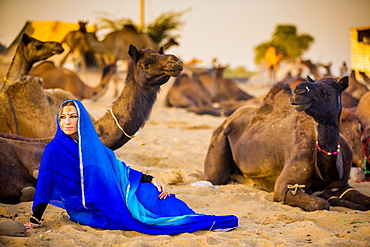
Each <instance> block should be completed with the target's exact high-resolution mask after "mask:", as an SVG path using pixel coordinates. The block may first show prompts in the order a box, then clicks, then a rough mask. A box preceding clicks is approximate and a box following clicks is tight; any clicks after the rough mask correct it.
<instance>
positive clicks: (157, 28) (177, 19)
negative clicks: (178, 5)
mask: <svg viewBox="0 0 370 247" xmlns="http://www.w3.org/2000/svg"><path fill="white" fill-rule="evenodd" d="M188 11H189V10H184V11H180V12H172V11H170V12H166V13H163V14H161V15H160V16H159V17H158V18H157V19H156V20H155V21H154V22H153V23H150V24H148V25H147V26H146V27H145V28H144V30H145V33H147V34H148V35H149V36H150V37H151V38H152V39H153V41H154V42H156V43H157V44H159V43H161V41H162V40H165V39H167V38H175V37H173V36H170V33H171V32H172V31H175V30H178V29H179V28H180V27H181V26H183V25H184V24H185V23H184V22H183V21H181V17H182V15H183V14H185V13H186V12H188Z"/></svg>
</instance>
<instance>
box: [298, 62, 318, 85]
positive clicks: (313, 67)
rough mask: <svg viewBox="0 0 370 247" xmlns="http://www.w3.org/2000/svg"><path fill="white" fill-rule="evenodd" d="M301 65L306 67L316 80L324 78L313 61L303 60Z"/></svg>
mask: <svg viewBox="0 0 370 247" xmlns="http://www.w3.org/2000/svg"><path fill="white" fill-rule="evenodd" d="M301 63H302V64H303V65H305V66H306V67H307V68H308V69H309V70H310V72H311V74H312V76H313V77H314V79H315V80H320V79H321V78H322V75H321V73H320V71H319V68H318V67H317V65H316V64H313V63H312V62H311V60H309V59H307V60H301Z"/></svg>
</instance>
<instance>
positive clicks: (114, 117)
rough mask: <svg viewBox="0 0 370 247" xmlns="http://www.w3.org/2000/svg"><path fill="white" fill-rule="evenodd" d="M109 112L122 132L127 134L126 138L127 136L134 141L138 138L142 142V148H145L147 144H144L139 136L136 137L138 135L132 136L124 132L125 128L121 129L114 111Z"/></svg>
mask: <svg viewBox="0 0 370 247" xmlns="http://www.w3.org/2000/svg"><path fill="white" fill-rule="evenodd" d="M109 111H110V113H111V114H112V117H113V119H114V121H115V122H116V124H117V126H118V128H119V129H120V130H122V132H123V134H125V136H127V137H128V138H130V139H132V138H134V137H136V138H138V139H139V140H140V142H141V144H140V146H144V145H145V142H143V140H141V139H140V137H138V136H136V135H133V136H130V135H129V134H127V133H126V131H124V130H123V128H122V127H121V125H119V123H118V120H117V118H116V116H114V113H113V110H112V109H109Z"/></svg>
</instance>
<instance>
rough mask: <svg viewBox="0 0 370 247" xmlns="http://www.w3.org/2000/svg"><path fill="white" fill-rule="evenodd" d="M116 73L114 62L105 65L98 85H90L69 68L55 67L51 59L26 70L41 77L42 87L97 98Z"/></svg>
mask: <svg viewBox="0 0 370 247" xmlns="http://www.w3.org/2000/svg"><path fill="white" fill-rule="evenodd" d="M115 73H116V64H115V63H114V64H110V65H107V66H106V67H105V68H104V69H103V75H102V78H101V81H100V83H99V85H97V86H95V87H90V86H88V85H87V84H85V83H84V82H83V81H82V80H81V79H80V77H79V76H78V75H77V74H76V73H75V72H74V71H71V70H69V69H65V68H61V67H56V66H55V64H54V63H53V62H52V61H44V62H42V63H40V64H38V65H36V66H34V67H32V69H31V70H30V71H29V72H28V74H29V75H30V76H35V77H39V78H42V79H43V87H44V88H46V89H49V88H61V89H63V90H65V91H68V92H70V93H72V94H73V95H74V96H75V97H76V98H77V99H80V100H81V99H94V100H96V99H98V98H99V97H100V96H101V95H102V94H103V93H104V92H105V91H106V89H107V87H108V83H109V81H110V79H111V77H112V76H114V75H115Z"/></svg>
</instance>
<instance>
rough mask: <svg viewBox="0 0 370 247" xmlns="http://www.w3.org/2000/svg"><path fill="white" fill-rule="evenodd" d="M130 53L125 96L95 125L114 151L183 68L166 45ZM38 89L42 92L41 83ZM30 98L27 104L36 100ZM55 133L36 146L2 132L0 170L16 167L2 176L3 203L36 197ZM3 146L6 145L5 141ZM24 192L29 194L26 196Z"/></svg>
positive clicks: (0, 197) (140, 124)
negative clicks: (46, 150) (46, 152)
mask: <svg viewBox="0 0 370 247" xmlns="http://www.w3.org/2000/svg"><path fill="white" fill-rule="evenodd" d="M129 54H130V57H131V59H132V62H131V63H130V66H129V69H128V73H127V78H126V83H125V87H124V89H123V91H122V92H121V95H120V96H119V97H118V99H117V100H116V101H115V102H114V104H113V105H112V109H111V110H110V111H107V112H106V114H105V115H104V116H102V117H101V118H100V119H98V120H96V121H94V126H95V129H96V131H97V132H98V135H99V137H100V139H101V140H102V142H103V143H104V144H105V145H106V146H107V147H109V148H111V149H112V150H115V149H118V148H120V147H121V146H122V145H124V144H125V143H126V142H127V141H129V140H130V139H131V138H132V135H134V134H135V133H136V132H137V131H138V130H139V129H140V128H142V127H143V126H144V124H145V122H146V121H147V119H148V118H149V115H150V112H151V110H152V108H153V104H154V102H155V100H156V98H157V95H158V92H159V91H160V87H161V85H162V84H164V83H166V82H167V81H168V80H169V79H170V77H171V76H174V77H176V76H178V75H179V74H180V72H181V70H182V64H181V62H180V61H179V60H178V59H177V57H176V56H174V55H169V54H164V53H163V48H160V49H159V51H158V52H156V51H153V50H150V49H143V50H137V49H136V47H135V46H132V45H131V46H130V49H129ZM33 86H37V85H33ZM38 88H39V89H40V92H42V87H41V85H40V86H39V87H38ZM31 95H33V96H32V97H33V98H43V95H35V94H31ZM30 100H36V99H30ZM30 100H28V101H27V103H30V102H32V101H30ZM37 107H38V108H39V109H45V108H47V106H44V105H40V104H38V105H37ZM24 108H26V113H28V114H31V113H32V112H30V111H31V110H32V109H33V108H30V107H29V106H27V105H25V106H24ZM56 113H57V111H55V112H53V113H50V116H51V118H53V120H52V121H51V122H49V123H48V125H50V126H53V129H54V133H55V129H56V123H55V116H56ZM40 116H42V117H40ZM36 118H44V115H43V114H38V115H35V116H32V118H31V119H33V120H36ZM33 126H37V127H38V128H39V127H40V129H41V126H42V125H40V124H38V123H35V125H33ZM54 133H53V134H54ZM53 134H52V135H53ZM52 135H49V138H44V139H43V140H40V139H36V140H33V142H32V145H29V142H30V141H29V140H27V139H26V138H23V137H19V136H16V137H14V135H9V134H0V137H2V138H0V142H5V143H6V144H4V146H5V145H7V146H6V147H7V149H6V150H4V151H2V153H1V154H0V161H1V162H0V171H3V170H5V169H6V168H3V166H8V165H9V164H12V165H13V169H11V170H9V169H8V170H6V171H7V173H5V174H2V176H0V185H1V186H2V188H1V190H0V202H2V203H5V202H6V203H18V202H20V200H21V198H22V201H30V200H32V199H33V193H34V187H35V183H36V178H37V174H38V172H37V170H38V166H39V163H38V161H39V160H40V159H41V153H42V151H43V148H44V147H45V143H46V142H48V141H50V140H51V138H52V137H50V136H52ZM1 145H2V146H3V144H1ZM19 145H21V147H19ZM40 150H41V151H40ZM30 156H33V157H34V159H33V160H29V159H22V157H30ZM35 163H36V164H37V165H38V166H37V167H35ZM13 178H17V183H13ZM22 190H23V191H22ZM32 191H33V193H32ZM23 192H24V193H27V195H24V194H23Z"/></svg>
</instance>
